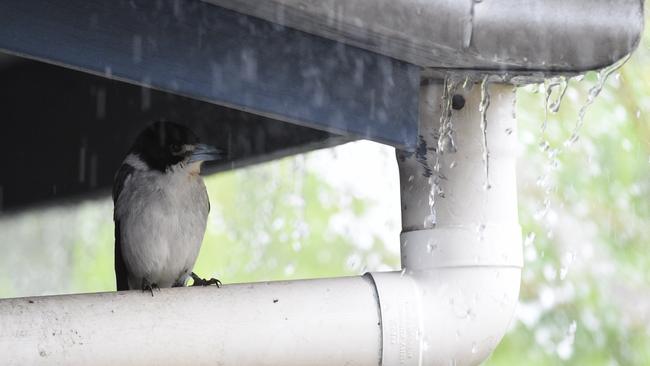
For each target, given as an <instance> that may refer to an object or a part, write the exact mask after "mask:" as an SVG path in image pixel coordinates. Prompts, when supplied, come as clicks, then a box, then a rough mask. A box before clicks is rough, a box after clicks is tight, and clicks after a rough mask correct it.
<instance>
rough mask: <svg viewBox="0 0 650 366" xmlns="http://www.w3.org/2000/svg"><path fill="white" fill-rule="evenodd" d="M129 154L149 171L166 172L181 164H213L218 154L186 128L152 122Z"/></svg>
mask: <svg viewBox="0 0 650 366" xmlns="http://www.w3.org/2000/svg"><path fill="white" fill-rule="evenodd" d="M131 153H133V154H136V155H138V157H139V158H140V159H142V160H143V161H144V162H145V163H146V164H147V165H148V166H149V167H150V168H151V169H155V170H159V171H161V172H164V171H166V170H167V169H168V168H170V167H171V166H174V165H176V164H178V163H181V162H194V161H206V160H216V159H218V158H219V157H220V154H219V151H218V150H217V149H215V148H213V147H211V146H208V145H204V144H200V143H199V138H198V137H197V136H196V135H195V134H194V133H193V132H192V131H191V130H190V129H189V128H187V127H185V126H183V125H179V124H177V123H173V122H163V121H158V122H154V123H152V124H151V125H149V126H148V127H147V128H145V129H144V130H143V131H142V132H140V135H138V137H137V138H136V140H135V143H134V144H133V147H132V148H131Z"/></svg>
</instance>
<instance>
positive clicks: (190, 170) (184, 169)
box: [124, 154, 203, 176]
mask: <svg viewBox="0 0 650 366" xmlns="http://www.w3.org/2000/svg"><path fill="white" fill-rule="evenodd" d="M124 163H125V164H129V165H130V166H132V167H133V168H135V169H136V170H150V169H151V168H150V167H149V165H147V163H146V162H144V160H142V159H140V157H139V156H138V155H136V154H129V155H127V156H126V158H125V159H124ZM202 163H203V162H202V161H195V162H193V163H189V164H187V163H179V164H177V165H176V166H173V167H172V168H171V169H170V170H171V172H172V173H174V174H178V173H181V174H182V173H187V174H189V175H192V176H197V175H199V174H200V173H201V164H202Z"/></svg>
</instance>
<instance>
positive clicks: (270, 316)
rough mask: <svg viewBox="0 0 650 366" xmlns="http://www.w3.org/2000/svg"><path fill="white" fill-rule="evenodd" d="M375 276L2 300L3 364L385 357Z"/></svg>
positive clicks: (371, 361) (373, 361) (331, 361)
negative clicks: (371, 278)
mask: <svg viewBox="0 0 650 366" xmlns="http://www.w3.org/2000/svg"><path fill="white" fill-rule="evenodd" d="M380 339H381V334H380V327H379V313H378V311H377V299H376V294H375V290H374V286H373V285H372V280H370V279H369V278H368V277H348V278H339V279H325V280H307V281H291V282H268V283H256V284H242V285H228V286H224V287H222V288H216V287H205V288H175V289H163V290H161V291H160V292H158V291H154V296H153V297H151V294H149V293H146V292H145V293H142V292H140V291H127V292H119V293H100V294H84V295H65V296H51V297H35V298H19V299H7V300H2V301H0V364H1V365H113V366H114V365H346V364H350V365H377V364H378V362H379V354H380Z"/></svg>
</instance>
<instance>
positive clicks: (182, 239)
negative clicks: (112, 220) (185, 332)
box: [115, 162, 209, 287]
mask: <svg viewBox="0 0 650 366" xmlns="http://www.w3.org/2000/svg"><path fill="white" fill-rule="evenodd" d="M134 165H136V166H135V167H136V169H135V171H133V173H132V174H131V175H129V177H128V178H127V180H126V181H125V182H124V187H123V189H122V191H121V193H120V195H119V197H118V198H117V202H116V206H115V207H116V210H115V215H116V219H118V220H119V221H120V223H121V225H122V227H123V230H122V234H121V235H122V243H123V244H122V251H123V255H124V260H125V263H126V266H127V268H128V270H129V273H130V275H131V276H134V277H137V278H142V277H143V276H147V277H150V278H148V279H149V280H151V281H152V282H155V283H157V284H158V285H159V286H161V287H166V286H171V285H172V284H173V283H174V282H175V281H176V280H177V279H178V277H179V275H181V274H182V273H183V272H188V271H191V270H192V267H193V266H194V262H195V261H196V257H197V256H198V252H199V249H200V246H201V242H202V240H203V235H204V233H205V226H206V220H207V215H208V210H209V202H208V196H207V192H206V189H205V185H204V184H203V180H202V179H201V177H200V176H198V174H193V173H192V172H191V171H190V170H189V167H186V166H179V167H178V168H177V169H171V170H169V171H167V172H164V173H163V172H159V171H152V170H145V169H139V168H140V167H138V166H137V162H136V164H134Z"/></svg>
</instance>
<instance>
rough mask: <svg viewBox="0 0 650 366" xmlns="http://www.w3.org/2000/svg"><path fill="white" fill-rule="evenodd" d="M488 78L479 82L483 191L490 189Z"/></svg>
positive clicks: (485, 77)
mask: <svg viewBox="0 0 650 366" xmlns="http://www.w3.org/2000/svg"><path fill="white" fill-rule="evenodd" d="M488 84H489V83H488V76H487V75H486V76H484V77H483V80H482V81H481V102H480V104H479V107H478V110H479V112H480V113H481V132H482V133H483V166H484V168H485V189H490V188H491V185H490V152H489V150H488V144H487V110H488V107H489V106H490V93H489V92H488Z"/></svg>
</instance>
